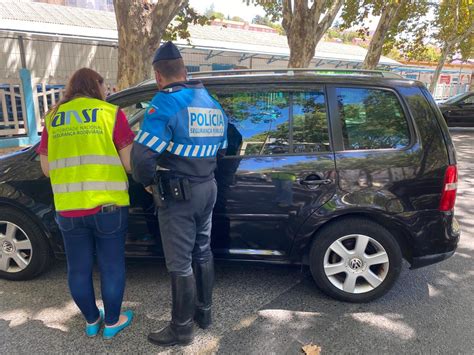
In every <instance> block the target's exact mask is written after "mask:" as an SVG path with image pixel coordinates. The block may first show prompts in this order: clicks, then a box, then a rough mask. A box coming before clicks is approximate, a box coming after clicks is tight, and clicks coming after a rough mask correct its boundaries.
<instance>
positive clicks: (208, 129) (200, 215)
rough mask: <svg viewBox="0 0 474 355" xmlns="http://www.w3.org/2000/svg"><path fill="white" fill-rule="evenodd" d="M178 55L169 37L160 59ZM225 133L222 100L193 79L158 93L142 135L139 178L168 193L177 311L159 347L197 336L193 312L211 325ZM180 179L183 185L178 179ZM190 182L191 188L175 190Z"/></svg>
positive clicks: (163, 223)
mask: <svg viewBox="0 0 474 355" xmlns="http://www.w3.org/2000/svg"><path fill="white" fill-rule="evenodd" d="M176 58H181V55H180V54H179V51H178V50H177V48H176V47H175V46H174V45H173V44H172V43H171V42H168V43H166V44H165V45H163V46H162V47H160V48H159V49H158V51H157V53H156V55H155V59H154V62H156V61H157V60H162V59H176ZM226 135H227V117H226V116H225V113H224V111H223V110H222V108H221V106H220V105H219V103H217V102H216V101H215V100H214V99H213V98H212V97H211V96H210V95H209V94H208V92H207V90H206V89H205V88H204V86H203V85H202V84H201V83H200V82H199V81H186V82H177V83H173V84H171V85H168V86H167V87H165V88H164V89H162V90H161V91H159V92H158V93H157V94H156V95H155V97H154V98H153V100H152V101H151V104H150V106H149V107H148V109H147V112H146V114H145V118H144V121H143V125H142V127H141V130H140V132H139V133H138V134H137V136H136V138H135V142H134V145H133V149H132V168H133V177H134V179H135V180H137V181H138V182H140V183H142V184H143V185H144V186H152V185H153V186H155V188H156V189H157V190H159V191H160V192H161V193H162V195H163V196H164V201H163V202H162V203H161V206H160V207H159V208H158V220H159V225H160V232H161V239H162V244H163V250H164V254H165V258H166V266H167V269H168V271H169V272H170V273H171V278H172V296H173V311H172V321H171V323H170V325H169V326H168V327H167V328H165V329H164V330H162V331H161V332H157V333H151V334H150V335H149V340H150V341H152V342H155V343H158V344H160V345H174V344H185V343H189V342H190V341H192V338H193V333H192V327H193V316H194V318H195V320H196V321H197V323H198V325H199V326H201V327H202V328H207V327H208V326H209V325H210V323H211V299H212V287H213V282H214V267H213V259H212V252H211V248H210V233H211V223H212V221H211V219H212V210H213V208H214V204H215V202H216V196H217V185H216V182H215V179H214V170H215V169H216V156H217V154H222V152H223V150H224V149H225V148H226V146H227V141H226ZM155 174H157V175H158V176H159V177H160V179H159V181H158V182H157V180H156V179H155ZM173 181H174V182H176V181H178V182H179V183H178V184H175V185H173V183H172V182H173ZM183 181H184V182H185V183H187V185H186V186H188V189H187V190H186V189H185V190H186V191H182V190H181V191H179V192H176V191H177V189H179V188H180V187H182V186H183ZM154 184H159V185H160V186H156V185H154ZM175 192H176V193H177V194H178V195H179V196H178V197H179V198H175V196H174V193H175ZM183 195H190V196H183ZM183 197H184V198H183ZM193 269H194V272H193ZM196 289H197V294H195V292H196Z"/></svg>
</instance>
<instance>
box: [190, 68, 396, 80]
mask: <svg viewBox="0 0 474 355" xmlns="http://www.w3.org/2000/svg"><path fill="white" fill-rule="evenodd" d="M295 73H309V74H316V75H355V76H378V77H382V78H384V77H385V78H403V77H402V76H400V75H398V74H396V73H394V72H389V71H383V70H365V69H332V68H328V69H316V68H280V69H233V70H213V71H199V72H191V73H188V76H189V78H198V77H203V76H204V77H207V76H222V75H246V74H283V75H284V74H287V75H294V74H295Z"/></svg>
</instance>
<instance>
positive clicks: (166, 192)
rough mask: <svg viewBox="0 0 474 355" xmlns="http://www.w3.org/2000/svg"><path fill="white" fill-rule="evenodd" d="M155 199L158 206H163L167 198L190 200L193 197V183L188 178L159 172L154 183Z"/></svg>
mask: <svg viewBox="0 0 474 355" xmlns="http://www.w3.org/2000/svg"><path fill="white" fill-rule="evenodd" d="M155 191H156V193H155ZM155 196H156V197H155ZM153 199H154V200H155V205H156V206H157V207H161V206H162V205H163V204H164V201H167V200H176V201H188V200H190V199H191V184H190V182H189V180H188V179H187V178H183V177H171V176H168V174H163V173H159V174H157V175H156V176H155V182H154V184H153ZM157 200H158V201H157Z"/></svg>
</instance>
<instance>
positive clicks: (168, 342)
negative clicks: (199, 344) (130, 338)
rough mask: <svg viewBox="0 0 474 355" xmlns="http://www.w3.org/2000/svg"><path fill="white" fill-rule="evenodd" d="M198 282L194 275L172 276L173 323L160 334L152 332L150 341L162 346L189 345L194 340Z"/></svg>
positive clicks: (149, 337)
mask: <svg viewBox="0 0 474 355" xmlns="http://www.w3.org/2000/svg"><path fill="white" fill-rule="evenodd" d="M195 288H196V282H195V280H194V275H191V276H176V275H171V293H172V298H173V310H172V312H171V322H170V324H169V325H168V326H167V327H165V328H164V329H162V330H160V331H159V332H152V333H150V334H149V335H148V340H149V341H150V342H152V343H154V344H157V345H161V346H172V345H188V344H190V343H191V342H192V341H193V339H194V330H193V326H194V322H193V314H194V304H195V293H196V291H195Z"/></svg>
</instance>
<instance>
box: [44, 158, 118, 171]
mask: <svg viewBox="0 0 474 355" xmlns="http://www.w3.org/2000/svg"><path fill="white" fill-rule="evenodd" d="M87 164H97V165H117V166H119V165H122V162H121V160H120V158H119V157H112V156H107V155H82V156H78V157H71V158H64V159H57V160H54V161H51V162H49V170H55V169H61V168H70V167H73V166H80V165H87Z"/></svg>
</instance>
